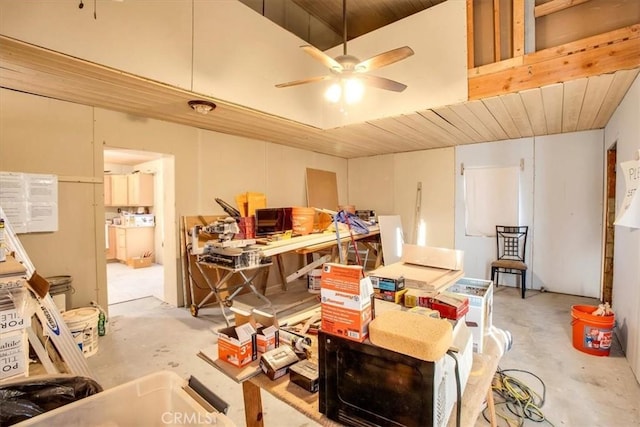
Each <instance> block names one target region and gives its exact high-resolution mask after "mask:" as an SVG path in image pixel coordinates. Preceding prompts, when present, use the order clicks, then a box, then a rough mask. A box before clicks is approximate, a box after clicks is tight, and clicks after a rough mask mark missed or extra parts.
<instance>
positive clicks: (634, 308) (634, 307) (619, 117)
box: [603, 79, 640, 381]
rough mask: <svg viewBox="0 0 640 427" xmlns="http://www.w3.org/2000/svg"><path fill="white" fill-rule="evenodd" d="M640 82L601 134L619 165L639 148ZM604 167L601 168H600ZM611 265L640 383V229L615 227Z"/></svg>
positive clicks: (620, 184)
mask: <svg viewBox="0 0 640 427" xmlns="http://www.w3.org/2000/svg"><path fill="white" fill-rule="evenodd" d="M638 135H640V80H639V79H636V81H635V83H633V85H632V86H631V88H630V89H629V91H628V92H627V94H626V96H625V98H624V99H623V100H622V102H621V103H620V105H619V106H618V108H617V109H616V111H615V113H614V114H613V116H612V117H611V119H610V120H609V123H608V124H607V126H606V128H605V131H604V143H605V144H604V151H605V152H606V150H607V149H609V148H610V147H611V146H612V145H613V144H616V147H617V161H618V163H620V162H624V161H628V160H632V159H635V156H636V153H637V150H638V149H640V142H639V139H638ZM603 167H604V166H603ZM620 171H621V169H620V167H617V172H618V175H617V179H616V209H619V208H620V204H621V202H622V200H623V196H624V193H625V188H624V178H623V177H622V176H621V173H620ZM613 262H614V264H613V303H612V306H613V310H614V312H615V314H616V322H617V323H618V328H617V329H616V332H617V336H618V338H619V339H620V342H621V343H622V348H623V350H624V351H625V354H626V356H627V359H628V360H629V364H630V365H631V369H632V370H633V372H634V374H635V376H636V378H637V379H638V380H639V381H640V230H637V229H630V228H626V227H619V226H616V227H615V243H614V261H613Z"/></svg>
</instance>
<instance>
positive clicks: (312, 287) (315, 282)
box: [307, 268, 322, 294]
mask: <svg viewBox="0 0 640 427" xmlns="http://www.w3.org/2000/svg"><path fill="white" fill-rule="evenodd" d="M321 279H322V269H321V268H316V269H315V270H311V271H310V272H309V274H307V290H308V291H309V292H311V293H312V294H319V293H320V282H321V281H322V280H321Z"/></svg>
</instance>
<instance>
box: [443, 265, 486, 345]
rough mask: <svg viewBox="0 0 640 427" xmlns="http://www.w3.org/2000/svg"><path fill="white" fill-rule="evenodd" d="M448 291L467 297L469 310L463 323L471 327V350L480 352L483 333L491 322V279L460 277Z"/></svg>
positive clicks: (483, 341)
mask: <svg viewBox="0 0 640 427" xmlns="http://www.w3.org/2000/svg"><path fill="white" fill-rule="evenodd" d="M448 291H449V292H452V293H456V294H460V295H464V296H466V297H467V298H468V299H469V311H468V312H467V314H466V315H465V323H466V324H467V326H468V327H469V329H471V335H472V337H473V351H474V352H476V353H482V351H483V350H484V344H485V339H484V337H485V335H486V334H487V333H488V332H489V331H490V329H491V326H492V324H493V282H492V281H491V280H482V279H470V278H466V277H465V278H462V279H460V280H458V281H457V282H456V283H455V284H454V285H452V286H451V287H450V288H449V289H448Z"/></svg>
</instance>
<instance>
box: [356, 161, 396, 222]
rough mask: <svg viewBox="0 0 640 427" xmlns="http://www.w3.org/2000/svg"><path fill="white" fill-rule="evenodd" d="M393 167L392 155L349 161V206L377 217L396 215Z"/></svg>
mask: <svg viewBox="0 0 640 427" xmlns="http://www.w3.org/2000/svg"><path fill="white" fill-rule="evenodd" d="M394 167H395V164H394V161H393V155H392V154H386V155H383V156H372V157H360V158H357V159H349V204H350V205H354V206H355V207H356V209H363V210H364V209H369V210H374V211H376V214H377V215H394V214H396V210H395V206H394V191H395V178H394V177H395V172H394Z"/></svg>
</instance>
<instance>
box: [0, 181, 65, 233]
mask: <svg viewBox="0 0 640 427" xmlns="http://www.w3.org/2000/svg"><path fill="white" fill-rule="evenodd" d="M0 204H1V205H2V207H3V209H4V211H5V215H6V217H7V219H8V220H9V222H10V224H11V226H12V228H13V230H14V232H15V233H33V232H49V231H57V230H58V178H57V177H56V176H55V175H48V174H30V173H20V172H0Z"/></svg>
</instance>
